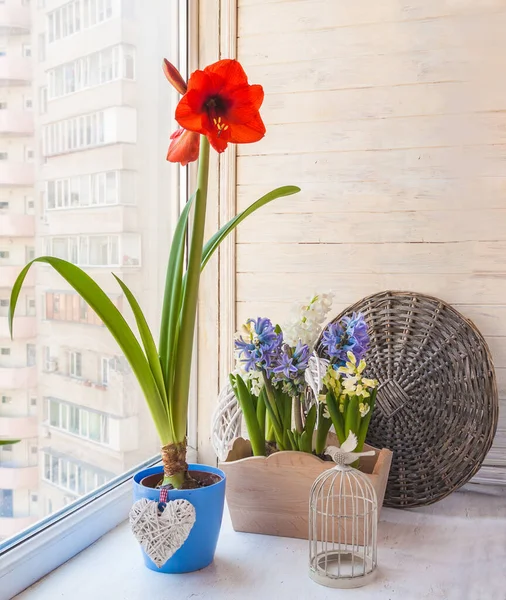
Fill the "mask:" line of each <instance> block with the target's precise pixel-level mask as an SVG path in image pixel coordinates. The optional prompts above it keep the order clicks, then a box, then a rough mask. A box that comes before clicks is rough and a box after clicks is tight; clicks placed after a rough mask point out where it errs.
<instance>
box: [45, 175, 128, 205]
mask: <svg viewBox="0 0 506 600" xmlns="http://www.w3.org/2000/svg"><path fill="white" fill-rule="evenodd" d="M45 198H46V208H47V210H57V209H72V208H87V207H95V206H97V207H98V206H112V205H114V204H119V203H120V202H121V203H122V204H133V203H134V202H135V173H134V172H133V171H104V172H102V173H90V174H88V175H79V176H76V177H70V178H67V179H55V180H53V181H47V182H46V194H45Z"/></svg>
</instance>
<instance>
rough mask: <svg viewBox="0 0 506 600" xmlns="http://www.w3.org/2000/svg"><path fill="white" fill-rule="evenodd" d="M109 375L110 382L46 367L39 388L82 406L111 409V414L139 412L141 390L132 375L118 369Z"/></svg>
mask: <svg viewBox="0 0 506 600" xmlns="http://www.w3.org/2000/svg"><path fill="white" fill-rule="evenodd" d="M109 378H110V381H109V384H108V385H107V386H104V385H102V384H101V383H100V382H96V381H88V380H85V379H76V378H75V377H70V376H68V375H65V374H63V373H58V372H54V373H50V372H47V371H45V372H43V373H41V374H40V376H39V379H38V382H37V388H38V391H39V393H40V394H41V395H42V396H46V397H51V396H53V397H54V396H56V397H58V398H65V399H66V400H68V401H69V402H72V403H73V404H79V405H80V406H82V407H87V408H94V409H98V410H107V412H108V413H109V414H110V415H114V416H118V417H125V416H131V415H132V414H136V412H137V405H136V400H135V399H136V398H137V397H138V396H137V394H138V391H137V387H136V386H134V385H133V382H132V381H131V378H126V377H125V376H123V375H122V374H120V373H117V372H114V371H111V372H110V373H109ZM104 407H107V409H104Z"/></svg>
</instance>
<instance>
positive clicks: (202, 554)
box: [134, 465, 225, 573]
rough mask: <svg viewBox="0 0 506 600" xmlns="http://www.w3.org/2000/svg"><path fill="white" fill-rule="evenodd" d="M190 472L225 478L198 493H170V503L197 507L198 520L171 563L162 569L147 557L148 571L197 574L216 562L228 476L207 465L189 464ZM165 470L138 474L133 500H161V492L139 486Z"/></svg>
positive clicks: (145, 471)
mask: <svg viewBox="0 0 506 600" xmlns="http://www.w3.org/2000/svg"><path fill="white" fill-rule="evenodd" d="M188 468H189V470H190V471H204V472H205V473H214V474H215V475H219V476H220V477H221V478H222V479H221V480H220V481H218V483H214V484H213V485H210V486H208V487H203V488H199V489H196V490H170V491H169V498H168V500H169V501H170V500H177V499H178V498H183V499H184V500H188V502H191V503H192V504H193V506H194V507H195V512H196V521H195V524H194V526H193V528H192V530H191V532H190V535H189V536H188V539H187V540H186V542H185V543H184V544H183V545H182V546H181V548H179V550H177V551H176V552H175V553H174V554H173V555H172V556H171V557H170V558H169V560H168V561H167V562H166V563H165V564H164V565H163V566H162V567H160V568H158V567H157V566H156V565H155V563H154V562H153V561H152V560H151V559H150V558H149V557H148V556H147V554H146V553H145V552H144V550H142V554H143V555H144V563H145V565H146V567H148V569H152V570H153V571H158V572H159V573H188V572H190V571H198V570H199V569H203V568H204V567H207V566H208V565H210V564H211V563H212V562H213V559H214V553H215V551H216V544H217V543H218V537H219V535H220V528H221V519H222V516H223V505H224V502H225V473H224V472H223V471H220V469H216V468H214V467H208V466H206V465H188ZM162 472H163V467H161V466H160V467H152V468H151V469H144V470H143V471H139V472H138V473H137V474H136V475H135V476H134V501H137V500H140V499H141V498H148V499H149V500H156V501H158V500H159V499H160V490H155V489H153V488H149V487H144V486H143V485H141V484H140V482H141V480H142V479H144V477H148V476H149V475H153V474H155V473H160V474H161V473H162Z"/></svg>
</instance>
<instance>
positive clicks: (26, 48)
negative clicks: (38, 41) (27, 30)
mask: <svg viewBox="0 0 506 600" xmlns="http://www.w3.org/2000/svg"><path fill="white" fill-rule="evenodd" d="M23 56H24V57H25V58H30V57H31V56H32V46H31V45H30V44H23Z"/></svg>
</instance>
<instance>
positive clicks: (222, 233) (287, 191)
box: [202, 185, 300, 268]
mask: <svg viewBox="0 0 506 600" xmlns="http://www.w3.org/2000/svg"><path fill="white" fill-rule="evenodd" d="M298 192H300V188H299V187H297V186H296V185H285V186H282V187H279V188H276V189H275V190H272V191H271V192H269V193H268V194H265V196H262V197H261V198H259V199H258V200H257V201H256V202H253V204H252V205H251V206H248V208H246V209H245V210H243V211H242V212H240V213H239V214H238V215H236V216H235V217H234V218H233V219H230V221H229V222H228V223H226V224H225V225H223V227H222V228H221V229H220V230H219V231H217V232H216V233H215V234H214V235H213V237H212V238H211V239H210V240H208V242H207V243H206V245H205V246H204V250H203V252H202V268H204V267H205V266H206V264H207V262H208V261H209V259H210V258H211V256H212V255H213V253H214V251H215V250H216V249H217V248H218V246H219V245H220V244H221V242H222V241H223V240H224V239H225V238H226V237H227V235H228V234H229V233H230V232H231V231H233V230H234V229H235V228H236V227H237V225H239V223H241V221H244V219H245V218H246V217H248V216H249V215H251V214H252V213H254V212H255V211H256V210H258V209H259V208H261V207H262V206H265V205H266V204H268V203H269V202H272V201H273V200H276V198H282V197H283V196H291V195H292V194H297V193H298Z"/></svg>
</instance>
